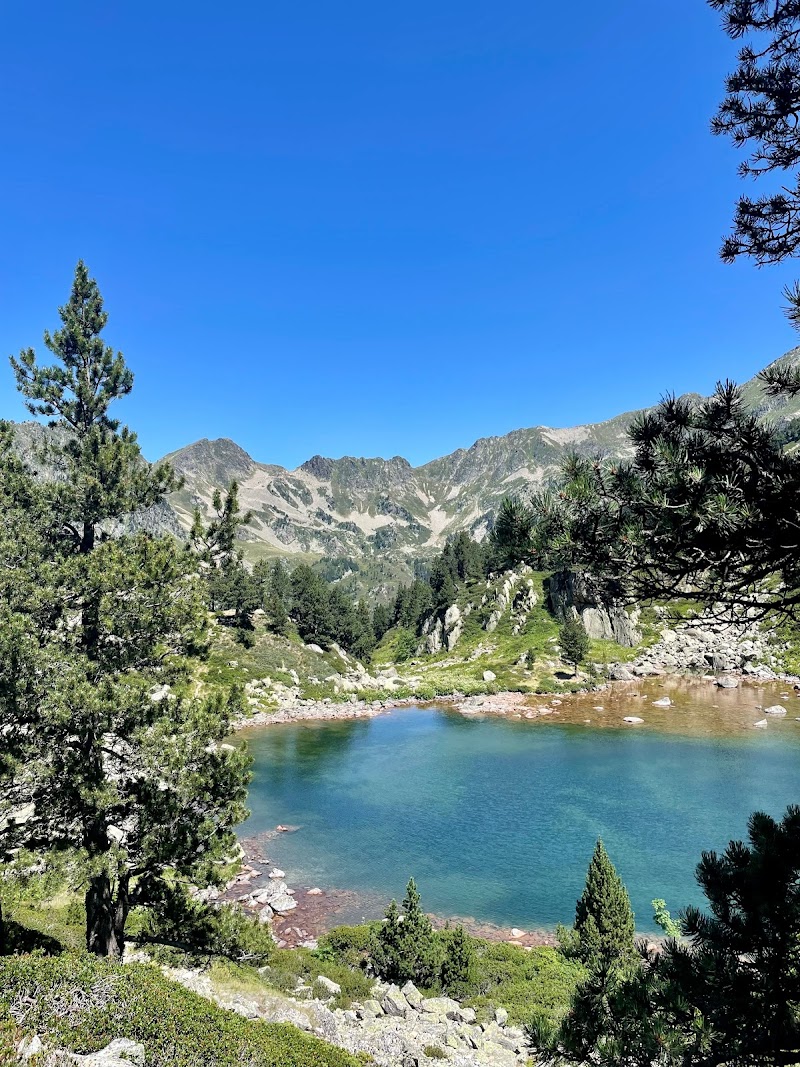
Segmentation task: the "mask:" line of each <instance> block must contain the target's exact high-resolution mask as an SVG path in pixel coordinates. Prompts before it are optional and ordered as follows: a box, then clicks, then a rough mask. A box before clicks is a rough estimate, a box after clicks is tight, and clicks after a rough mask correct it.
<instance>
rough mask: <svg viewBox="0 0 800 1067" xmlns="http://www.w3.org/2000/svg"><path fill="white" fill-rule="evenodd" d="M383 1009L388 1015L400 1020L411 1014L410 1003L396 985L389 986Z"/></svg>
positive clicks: (382, 1004) (383, 1001) (382, 1002)
mask: <svg viewBox="0 0 800 1067" xmlns="http://www.w3.org/2000/svg"><path fill="white" fill-rule="evenodd" d="M381 1007H382V1008H383V1010H384V1011H385V1012H386V1014H387V1015H393V1016H395V1017H396V1018H400V1019H405V1017H406V1015H407V1014H408V1012H409V1004H408V1001H407V1000H406V998H405V997H404V996H403V994H402V993H401V992H400V990H399V989H398V988H397V986H396V985H393V986H389V989H388V990H387V992H386V995H385V996H384V998H383V1000H382V1001H381Z"/></svg>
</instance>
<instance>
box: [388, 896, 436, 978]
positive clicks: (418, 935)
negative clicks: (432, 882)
mask: <svg viewBox="0 0 800 1067" xmlns="http://www.w3.org/2000/svg"><path fill="white" fill-rule="evenodd" d="M402 908H403V910H402V913H401V912H400V910H399V909H398V907H397V903H396V901H394V900H393V901H392V903H391V904H390V905H389V908H388V910H387V912H386V921H385V922H384V923H383V924H382V925H381V926H380V928H379V929H378V931H377V933H376V935H375V938H374V941H373V945H372V962H373V965H374V967H375V970H376V971H377V973H378V974H379V975H380V976H381V977H382V978H385V979H387V980H388V981H391V982H400V983H403V982H406V981H412V982H414V983H415V984H416V985H419V986H423V987H425V986H430V985H432V984H433V983H434V982H435V981H436V980H437V979H438V977H439V973H440V969H441V950H440V946H439V942H438V940H437V937H436V934H435V933H434V930H433V927H432V926H431V921H430V919H429V918H428V917H427V915H425V913H424V912H423V910H422V906H421V904H420V897H419V892H418V891H417V887H416V885H415V883H414V879H413V878H412V879H410V880H409V883H408V886H407V887H406V895H405V897H404V898H403V905H402Z"/></svg>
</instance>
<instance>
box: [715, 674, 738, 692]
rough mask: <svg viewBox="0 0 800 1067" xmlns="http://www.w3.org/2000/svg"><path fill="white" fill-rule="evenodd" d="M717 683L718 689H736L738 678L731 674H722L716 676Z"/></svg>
mask: <svg viewBox="0 0 800 1067" xmlns="http://www.w3.org/2000/svg"><path fill="white" fill-rule="evenodd" d="M717 685H718V686H719V687H720V689H738V688H739V679H738V678H734V677H733V675H731V674H724V675H722V676H721V677H719V678H717Z"/></svg>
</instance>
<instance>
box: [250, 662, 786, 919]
mask: <svg viewBox="0 0 800 1067" xmlns="http://www.w3.org/2000/svg"><path fill="white" fill-rule="evenodd" d="M664 696H668V697H670V699H671V701H672V704H671V706H669V707H659V706H655V705H654V703H653V702H654V701H656V700H659V699H662V698H663V697H664ZM526 700H527V703H528V704H529V705H530V707H531V708H532V709H533V710H538V711H539V715H538V717H537V718H534V719H528V718H524V717H523V716H520V717H516V718H515V717H499V716H493V715H485V714H481V713H480V709H478V713H477V714H469V715H467V714H462V713H461V712H459V711H457V710H454V709H453V707H452V706H447V705H440V706H435V705H433V706H431V705H425V706H421V707H410V708H409V707H403V708H398V709H396V710H392V711H389V712H387V713H384V714H381V715H378V716H376V717H373V718H362V719H349V720H337V721H322V722H303V723H290V724H283V725H274V726H268V727H265V728H262V729H259V730H251V731H247V732H246V736H247V740H248V743H249V745H250V749H251V752H252V754H253V756H254V760H255V762H254V768H253V770H254V777H253V781H252V784H251V789H250V799H249V806H250V809H251V811H252V814H251V816H250V818H249V819H248V821H247V822H246V823H245V824H244V826H243V827H242V829H241V835H240V836H241V837H242V838H243V839H250V840H256V841H261V842H263V848H264V851H265V852H266V853H268V857H269V861H270V862H271V863H275V864H277V865H278V866H279V867H280V868H281V869H282V870H284V871H285V872H286V878H287V881H288V882H289V884H290V885H291V886H293V887H305V888H308V887H320V888H322V889H323V890H325V891H330V892H332V893H336V892H342V891H346V894H345V895H344V899H345V900H346V901H347V903H346V905H345V906H343V907H340V908H339V910H338V913H337V915H336V917H335V922H334V923H332V924H333V925H338V924H340V923H349V922H359V921H362V920H363V919H370V918H376V917H378V916H379V915H381V914H382V913H383V911H384V909H385V907H386V904H387V903H388V901H389V900H390V899H391V898H392V897H395V898H397V899H398V900H400V899H401V898H402V896H403V893H404V889H405V885H406V882H407V881H408V879H409V877H410V876H413V877H414V878H415V880H416V882H417V885H418V887H419V889H420V891H421V893H422V900H423V905H424V907H425V909H426V911H428V912H431V913H435V914H436V915H438V916H441V917H448V918H450V917H452V918H455V919H464V920H467V921H468V922H470V923H471V924H472V925H473V927H474V926H476V925H478V926H480V925H482V924H488V925H491V926H496V927H498V928H510V927H520V928H522V929H524V930H534V929H535V930H552V929H553V928H554V927H555V925H556V924H557V923H559V922H564V923H570V922H571V921H572V920H573V918H574V910H575V901H576V899H577V897H578V896H579V895H580V892H581V890H582V888H583V883H584V879H585V875H586V868H587V865H588V862H589V859H590V857H591V853H592V849H593V847H594V844H595V841H596V840H597V838H598V837H602V839H603V841H604V843H605V845H606V848H607V849H608V852H609V854H610V855H611V858H612V860H613V861H614V863H615V865H616V867H617V870H618V871H619V873H620V875H621V876H622V879H623V881H624V882H625V884H626V886H627V888H628V891H629V893H630V896H631V901H632V904H633V907H634V911H635V913H636V919H637V929H638V930H639V931H640V932H641V933H651V932H654V931H655V929H656V928H655V924H654V923H653V919H652V907H651V901H652V899H653V898H655V897H661V898H664V899H665V900H666V902H667V906H668V907H669V908H670V910H671V911H672V913H673V915H674V914H676V913H677V912H678V911H679V910H680V909H681V908H682V907H683V906H685V905H687V904H697V905H700V906H702V904H703V898H702V894H701V893H700V891H699V889H698V888H697V885H696V883H695V880H694V868H695V865H696V864H697V862H698V860H699V859H700V855H701V852H702V851H703V850H712V849H713V850H716V851H721V850H722V849H724V848H725V847H726V846H727V844H728V841H729V840H731V839H732V838H738V839H742V838H745V837H746V832H747V819H748V817H749V815H750V814H751V812H753V811H755V810H762V811H766V812H768V813H769V814H771V815H773V816H776V817H777V816H780V815H781V814H782V813H783V811H784V810H785V809H786V807H787V805H789V804H795V803H800V693H797V692H795V691H793V690H792V689H791V687H790V686H789V687H787V685H786V684H785V683H780V682H778V683H771V682H770V683H764V684H761V685H757V684H754V683H749V682H745V683H743V684H742V685H741V686H740V687H739V688H737V689H721V688H717V687H716V686H715V685H714V683H713V682H712V681H708V680H705V681H702V680H697V681H694V680H682V679H664V678H656V679H647V680H643V681H641V682H637V683H624V684H617V685H614V686H612V687H611V689H609V690H606V691H603V692H599V693H589V694H582V695H579V696H573V697H560V698H557V699H550V698H548V697H529V698H526ZM559 701H560V702H559ZM774 704H781V705H783V707H785V708H786V710H787V714H786V716H785V717H783V718H778V717H772V716H770V717H769V719H768V725H767V726H766V728H764V727H761V728H758V727H756V726H755V723H756V722H757V721H760V720H763V719H764V713H763V710H762V709H763V708H765V707H769V706H771V705H774ZM625 716H636V717H639V718H641V719H643V720H644V721H643V722H642V723H638V724H634V725H631V724H627V723H625V722H623V719H624V717H625ZM279 824H282V825H285V826H288V827H289V828H290V832H287V833H275V828H276V826H277V825H279ZM298 895H300V893H298Z"/></svg>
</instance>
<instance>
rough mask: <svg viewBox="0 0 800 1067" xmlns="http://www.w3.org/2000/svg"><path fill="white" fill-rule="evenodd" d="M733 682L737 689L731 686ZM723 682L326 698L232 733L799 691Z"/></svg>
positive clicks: (641, 681) (538, 714) (751, 703)
mask: <svg viewBox="0 0 800 1067" xmlns="http://www.w3.org/2000/svg"><path fill="white" fill-rule="evenodd" d="M733 682H735V685H733V684H732V683H733ZM721 683H722V680H721V679H720V678H718V677H717V676H715V675H688V674H663V675H659V676H656V677H652V676H651V677H643V678H637V679H631V680H627V681H608V682H604V683H601V684H599V685H597V686H593V687H592V688H587V689H585V690H581V691H579V692H577V693H561V694H557V695H549V694H527V693H515V692H501V693H491V694H490V693H486V694H480V695H477V696H464V695H463V694H460V693H452V694H448V695H444V696H440V697H437V698H436V699H435V700H420V699H418V698H416V697H402V698H400V699H397V698H395V699H391V698H387V699H386V700H373V701H365V700H357V699H353V698H352V697H351V699H350V700H348V701H346V702H342V703H334V702H333V701H331V700H330V699H326V700H298V701H295V702H293V703H291V704H285V705H281V706H279V707H277V708H276V709H274V710H270V711H259V712H256V713H255V714H253V715H249V716H243V717H241V718H239V719H237V720H235V721H234V723H233V729H234V731H235V732H241V731H248V730H259V729H261V728H263V727H265V726H275V725H281V724H288V723H302V722H335V721H338V720H349V719H372V718H375V717H376V716H378V715H384V714H387V713H389V712H391V711H394V710H399V709H402V708H411V707H439V706H443V707H446V708H449V709H452V710H453V711H456V712H459V713H460V714H462V715H497V716H501V717H505V718H511V719H527V720H535V719H546V718H551V717H554V716H555V717H556V718H560V719H561V720H562V721H571V720H572V719H573V715H572V713H573V712H575V711H580V712H587V713H588V712H598V711H605V710H607V707H608V708H619V705H621V704H623V703H625V702H630V703H631V704H635V702H636V701H637V700H645V699H647V697H648V696H650V695H651V694H652V693H654V692H656V691H658V692H661V691H663V692H664V693H668V692H669V691H670V690H674V689H676V688H677V689H680V690H681V691H683V692H684V693H691V692H692V691H694V692H695V693H696V694H697V695H700V694H702V695H704V696H706V695H707V694H708V692H709V691H710V689H713V690H714V691H715V692H718V695H719V698H720V699H721V700H723V701H726V702H729V701H730V695H731V694H737V693H738V694H750V693H754V692H764V693H768V694H770V695H771V696H774V697H775V699H776V700H777V699H781V698H791V696H792V695H793V694H795V693H796V692H798V691H800V678H798V677H797V676H794V675H777V676H774V677H772V678H761V677H758V676H748V675H732V674H728V675H725V683H724V684H721ZM736 703H737V704H739V705H740V706H744V707H752V709H753V711H758V710H760V709H761V708H762V707H763V701H762V702H761V703H759V702H758V701H757V700H744V701H742V700H737V701H736ZM773 703H774V701H773ZM668 706H670V707H673V708H676V709H677V710H680V704H679V703H671V704H670V705H668ZM637 717H638V716H637ZM621 719H622V720H623V721H624V719H625V716H621ZM579 721H582V722H584V723H587V724H588V722H591V721H593V720H592V719H591V718H590V719H588V720H587V718H586V717H585V716H584V717H583V718H582V719H580V720H579ZM594 721H595V724H596V725H610V723H609V722H608V721H605V720H604V719H603V718H601V719H600V720H599V721H598V720H597V717H596V716H595V720H594ZM742 725H745V723H743V724H742Z"/></svg>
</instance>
